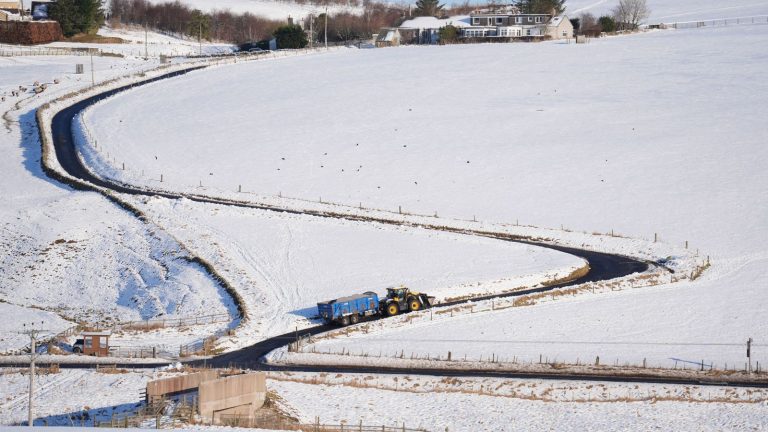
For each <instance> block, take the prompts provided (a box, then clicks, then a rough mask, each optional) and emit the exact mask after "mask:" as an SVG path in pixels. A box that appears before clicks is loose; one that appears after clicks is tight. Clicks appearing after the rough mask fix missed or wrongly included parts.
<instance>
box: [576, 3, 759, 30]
mask: <svg viewBox="0 0 768 432" xmlns="http://www.w3.org/2000/svg"><path fill="white" fill-rule="evenodd" d="M565 4H566V7H567V9H566V11H565V13H566V14H567V15H568V16H570V17H575V16H577V15H579V14H581V13H582V12H589V13H592V14H594V15H595V16H599V15H601V14H605V13H609V12H610V11H611V9H613V8H614V7H615V6H616V4H618V0H568V1H566V2H565ZM647 4H648V8H649V9H650V11H651V14H650V17H649V19H648V23H652V24H653V23H659V22H686V21H696V20H712V19H723V18H737V17H751V16H758V15H768V1H766V0H728V1H720V2H716V1H699V0H647Z"/></svg>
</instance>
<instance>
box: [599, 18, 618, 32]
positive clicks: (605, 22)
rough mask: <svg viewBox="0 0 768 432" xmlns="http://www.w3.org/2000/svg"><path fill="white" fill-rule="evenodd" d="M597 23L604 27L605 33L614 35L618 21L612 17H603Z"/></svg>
mask: <svg viewBox="0 0 768 432" xmlns="http://www.w3.org/2000/svg"><path fill="white" fill-rule="evenodd" d="M597 23H598V24H600V27H602V29H603V31H604V32H606V33H613V32H615V31H616V20H614V19H613V18H612V17H609V16H607V15H606V16H601V17H600V18H599V19H598V20H597Z"/></svg>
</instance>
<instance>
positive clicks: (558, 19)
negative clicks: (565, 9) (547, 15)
mask: <svg viewBox="0 0 768 432" xmlns="http://www.w3.org/2000/svg"><path fill="white" fill-rule="evenodd" d="M567 20H568V17H567V16H565V15H560V16H556V17H552V19H551V20H549V22H548V23H547V25H550V26H553V27H557V26H559V25H560V23H562V22H563V21H567Z"/></svg>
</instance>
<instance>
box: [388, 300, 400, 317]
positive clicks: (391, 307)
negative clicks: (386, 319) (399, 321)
mask: <svg viewBox="0 0 768 432" xmlns="http://www.w3.org/2000/svg"><path fill="white" fill-rule="evenodd" d="M398 312H400V308H399V307H397V303H395V302H392V303H390V304H388V305H387V315H388V316H395V315H397V313H398Z"/></svg>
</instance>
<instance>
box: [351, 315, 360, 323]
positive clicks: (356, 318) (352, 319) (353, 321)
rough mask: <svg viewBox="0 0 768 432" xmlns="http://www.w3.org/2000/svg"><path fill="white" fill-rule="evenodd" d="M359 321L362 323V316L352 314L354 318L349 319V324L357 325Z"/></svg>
mask: <svg viewBox="0 0 768 432" xmlns="http://www.w3.org/2000/svg"><path fill="white" fill-rule="evenodd" d="M358 321H360V315H358V314H352V316H350V317H349V322H351V323H352V324H357V322H358Z"/></svg>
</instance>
